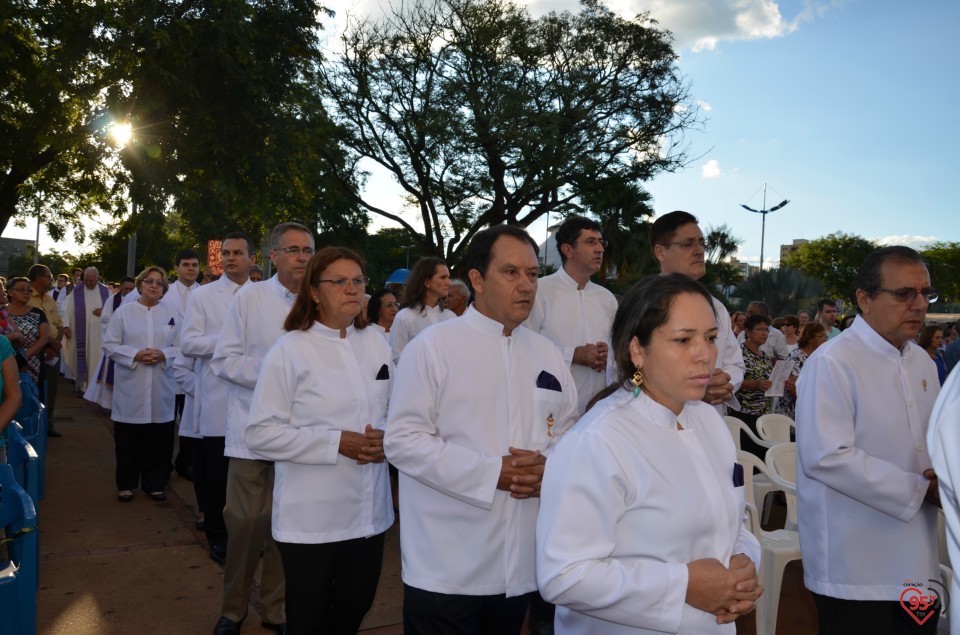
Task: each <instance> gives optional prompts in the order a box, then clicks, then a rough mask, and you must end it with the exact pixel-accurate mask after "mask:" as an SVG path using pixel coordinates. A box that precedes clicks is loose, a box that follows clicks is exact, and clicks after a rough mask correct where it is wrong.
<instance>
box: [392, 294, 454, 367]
mask: <svg viewBox="0 0 960 635" xmlns="http://www.w3.org/2000/svg"><path fill="white" fill-rule="evenodd" d="M455 317H457V314H456V313H454V312H453V311H450V310H449V309H441V308H440V305H439V304H438V305H437V306H434V307H430V306H425V307H423V310H422V311H418V310H417V309H415V308H413V309H412V308H410V307H407V308H404V309H400V311H399V312H398V313H397V317H395V318H393V326H391V327H390V334H389V336H390V347H391V348H392V349H393V363H394V364H396V363H397V362H398V361H399V359H400V353H402V352H403V349H404V348H406V346H407V344H409V343H410V340H412V339H413V338H415V337H416V336H417V335H419V334H420V331H422V330H423V329H425V328H427V327H428V326H432V325H434V324H439V323H440V322H444V321H446V320H452V319H453V318H455Z"/></svg>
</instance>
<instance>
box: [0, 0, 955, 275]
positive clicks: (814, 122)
mask: <svg viewBox="0 0 960 635" xmlns="http://www.w3.org/2000/svg"><path fill="white" fill-rule="evenodd" d="M607 1H608V6H610V7H611V8H612V9H613V10H615V11H617V12H618V13H620V14H622V15H624V16H628V17H629V16H633V15H636V14H637V13H639V12H642V11H649V12H650V15H651V17H653V18H655V19H656V20H657V21H658V22H659V23H660V25H661V26H662V27H664V28H666V29H669V30H670V31H671V32H672V33H673V35H674V39H675V50H676V52H677V54H678V57H679V61H678V64H679V69H680V72H681V73H682V74H683V75H684V76H685V78H686V81H687V83H688V85H689V89H690V94H691V97H692V99H693V100H694V101H696V102H697V103H698V104H699V105H700V108H701V110H702V114H703V115H704V117H705V125H704V127H703V130H701V131H692V132H690V133H688V135H687V138H686V141H687V142H688V144H689V153H690V157H691V160H690V162H689V164H688V165H687V166H686V167H685V168H684V169H682V170H679V171H677V172H675V173H671V174H661V175H658V176H657V177H656V178H655V179H654V180H652V181H651V182H648V183H646V184H645V187H646V188H647V189H648V190H649V192H650V193H651V194H652V195H653V197H654V207H655V209H656V212H657V213H658V214H662V213H666V212H669V211H672V210H676V209H683V210H686V211H689V212H691V213H693V214H695V215H696V216H698V217H699V219H700V222H701V226H702V227H706V226H708V225H709V226H717V225H720V224H724V223H726V224H727V225H729V226H730V227H731V229H732V232H733V234H734V235H735V236H736V237H738V238H740V239H742V241H743V242H742V245H741V248H740V252H739V254H738V258H739V259H740V260H741V261H744V262H749V263H751V264H757V263H759V261H760V252H761V216H760V215H759V214H753V213H750V212H747V211H746V210H744V209H743V208H741V207H740V205H741V204H746V205H748V206H750V207H752V208H754V209H762V208H763V203H764V202H763V187H764V183H766V184H767V199H766V203H767V209H769V207H772V206H773V205H775V204H777V203H779V202H780V201H781V200H783V199H789V201H790V203H789V204H788V205H787V206H786V207H784V208H783V209H781V210H778V211H776V212H773V213H770V214H768V215H767V217H766V218H767V223H766V239H765V241H764V245H765V247H764V260H765V261H766V265H767V266H770V265H775V264H776V261H777V259H778V258H779V247H780V245H781V244H784V243H790V242H792V240H793V239H796V238H806V239H815V238H819V237H822V236H826V235H827V234H830V233H833V232H838V231H842V232H846V233H852V234H858V235H861V236H864V237H866V238H869V239H873V240H877V241H880V242H882V243H884V244H907V245H910V246H913V247H915V248H918V247H922V246H923V245H925V244H929V243H930V242H934V241H960V214H958V213H957V212H958V209H957V205H956V203H952V202H951V201H955V200H956V199H954V198H953V197H952V196H948V193H949V191H950V190H949V189H948V184H949V183H950V182H952V179H953V178H956V177H955V176H951V175H954V174H955V171H956V170H957V167H958V161H957V160H956V154H957V149H958V148H960V123H958V122H957V120H956V119H955V117H954V115H951V114H950V109H951V108H953V107H955V106H957V105H958V104H960V82H958V81H957V73H958V68H957V67H958V62H960V40H958V39H957V38H956V37H955V34H954V33H953V32H952V31H954V30H955V28H956V25H957V24H960V3H958V2H955V1H954V0H917V1H916V2H904V1H902V0H901V1H894V0H791V1H786V0H781V1H774V0H607ZM522 3H523V4H526V5H527V6H528V8H529V10H530V12H531V13H532V14H533V15H540V14H543V13H545V12H547V11H550V10H565V9H567V10H574V11H575V10H576V9H577V4H576V2H575V1H571V0H532V1H526V2H522ZM327 4H328V5H329V6H330V7H331V8H332V9H334V10H335V11H336V12H337V18H336V20H335V25H334V26H333V28H331V29H328V33H335V32H336V29H337V28H338V27H340V26H341V25H342V24H343V23H344V22H345V20H346V18H347V16H348V15H355V16H362V15H365V14H374V15H375V14H377V12H379V11H382V7H383V6H385V4H386V2H380V1H378V0H333V1H331V2H329V3H327ZM951 77H952V78H953V79H951ZM369 187H370V188H371V189H375V190H377V191H378V192H379V193H380V194H379V196H380V197H385V198H388V197H390V196H391V195H392V194H391V192H394V191H396V190H395V189H394V188H392V187H391V186H390V184H389V183H386V182H384V181H383V180H382V179H380V178H374V179H372V180H371V181H370V185H369ZM394 207H396V205H394ZM553 220H554V221H555V220H556V217H554V219H553ZM381 224H382V223H379V222H378V223H377V225H381ZM529 229H530V232H531V234H532V235H533V236H535V237H541V236H543V235H544V234H545V221H538V223H535V224H534V225H532V226H531V227H530V228H529ZM35 232H36V224H35V223H28V224H27V227H26V228H24V229H16V228H14V227H13V226H12V224H11V226H10V227H8V228H7V230H6V231H5V232H4V234H3V235H4V236H14V237H18V238H28V239H31V240H32V239H33V238H34V235H35ZM51 246H53V247H55V248H57V249H60V250H68V251H76V246H75V245H73V244H71V243H69V242H68V243H61V244H53V243H51V241H50V240H49V238H47V237H46V236H45V234H41V251H42V250H43V249H45V248H49V247H51Z"/></svg>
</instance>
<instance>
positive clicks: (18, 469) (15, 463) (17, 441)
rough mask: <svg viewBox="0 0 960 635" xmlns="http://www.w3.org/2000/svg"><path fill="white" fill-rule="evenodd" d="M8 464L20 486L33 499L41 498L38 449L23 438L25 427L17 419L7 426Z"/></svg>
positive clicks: (36, 501) (34, 500)
mask: <svg viewBox="0 0 960 635" xmlns="http://www.w3.org/2000/svg"><path fill="white" fill-rule="evenodd" d="M7 432H8V436H7V464H8V465H9V466H10V467H11V468H13V473H14V475H15V476H16V479H17V482H18V483H19V484H20V487H22V488H23V489H25V490H26V491H27V493H28V494H29V495H30V498H31V499H33V503H34V505H36V504H37V503H38V501H39V500H40V459H39V457H37V452H36V450H34V449H33V446H32V445H30V444H29V443H28V442H27V440H26V439H24V438H23V428H22V427H21V426H20V424H19V423H18V422H16V421H11V422H10V425H8V426H7Z"/></svg>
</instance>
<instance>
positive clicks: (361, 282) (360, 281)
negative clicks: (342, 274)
mask: <svg viewBox="0 0 960 635" xmlns="http://www.w3.org/2000/svg"><path fill="white" fill-rule="evenodd" d="M317 282H329V283H330V284H332V285H333V286H335V287H337V288H338V289H343V288H345V287H346V286H347V283H348V282H349V283H352V284H353V286H355V287H359V288H363V287H365V286H367V285H368V284H369V283H370V281H369V280H368V279H367V278H334V279H333V280H317Z"/></svg>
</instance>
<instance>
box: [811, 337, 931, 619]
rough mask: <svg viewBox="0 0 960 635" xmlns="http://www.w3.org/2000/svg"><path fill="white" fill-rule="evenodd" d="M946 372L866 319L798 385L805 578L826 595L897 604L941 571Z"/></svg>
mask: <svg viewBox="0 0 960 635" xmlns="http://www.w3.org/2000/svg"><path fill="white" fill-rule="evenodd" d="M939 391H940V382H939V380H938V379H937V368H936V365H935V364H934V363H933V360H931V359H930V356H929V355H927V354H926V351H924V350H923V349H921V348H920V347H919V346H917V345H916V344H914V343H913V342H908V343H906V344H905V345H904V346H903V348H902V349H901V350H897V349H896V348H894V347H893V346H892V345H891V344H890V343H889V342H887V341H886V340H884V339H883V338H882V337H881V336H880V335H879V334H878V333H877V332H876V331H874V330H873V328H871V327H870V325H869V324H867V322H866V321H865V320H862V319H857V320H856V321H854V323H853V325H852V326H851V327H850V328H848V329H847V330H846V331H844V332H843V333H842V334H841V335H839V336H838V337H837V338H835V339H833V340H830V341H829V342H827V343H825V344H823V345H822V346H821V347H820V348H819V349H817V350H816V351H815V352H814V354H813V355H811V356H810V358H809V359H808V360H807V362H806V363H805V364H804V367H803V372H802V373H800V376H799V380H798V382H797V407H796V415H797V416H796V423H797V426H796V428H797V460H798V466H797V502H798V508H797V511H798V516H799V524H800V548H801V551H802V554H803V569H804V582H805V584H806V586H807V588H808V589H810V590H811V591H813V592H815V593H819V594H821V595H826V596H830V597H834V598H839V599H847V600H884V601H897V600H899V599H900V594H901V593H902V592H903V589H904V587H903V582H904V581H905V580H911V581H919V582H921V583H925V582H926V581H927V580H929V579H937V578H939V567H938V562H939V559H938V547H937V536H936V528H937V510H936V508H935V507H933V506H932V505H930V504H928V503H924V500H923V499H924V495H925V494H926V491H927V479H926V478H924V476H923V471H924V470H925V469H927V468H929V467H930V466H931V462H930V457H929V455H928V452H927V440H926V437H927V425H928V421H929V418H930V413H931V411H932V409H933V405H934V402H935V400H936V398H937V395H938V394H939Z"/></svg>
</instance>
